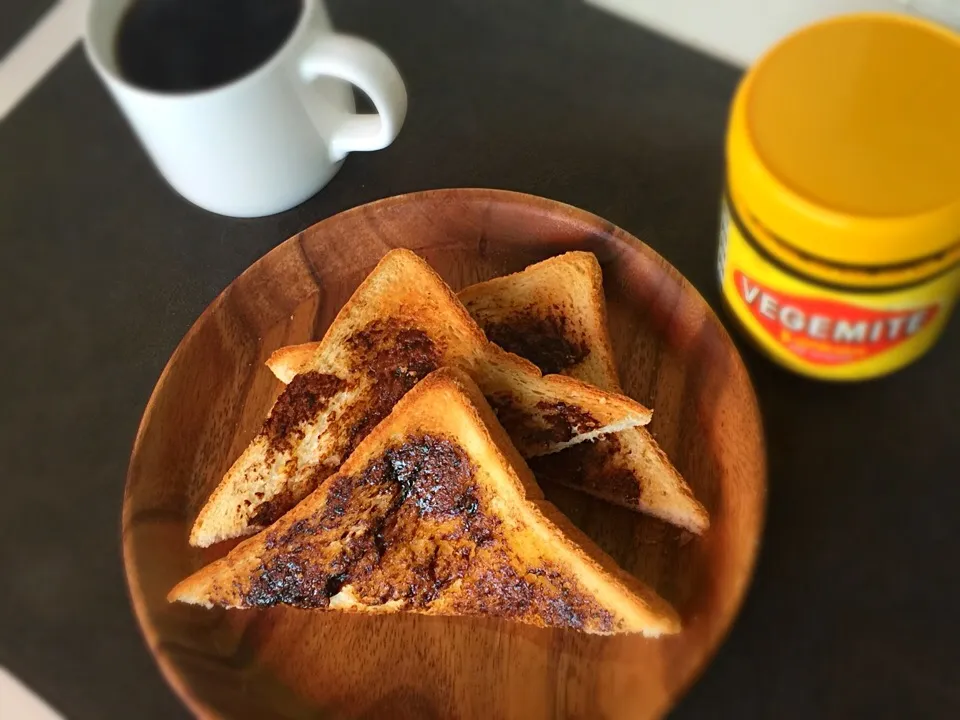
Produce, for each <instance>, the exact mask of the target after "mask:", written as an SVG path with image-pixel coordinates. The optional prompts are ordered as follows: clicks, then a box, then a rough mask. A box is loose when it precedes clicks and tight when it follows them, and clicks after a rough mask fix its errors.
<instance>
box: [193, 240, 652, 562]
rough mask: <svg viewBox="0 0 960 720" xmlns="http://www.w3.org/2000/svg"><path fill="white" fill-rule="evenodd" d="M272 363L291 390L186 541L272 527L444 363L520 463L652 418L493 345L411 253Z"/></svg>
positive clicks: (384, 265)
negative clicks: (464, 378)
mask: <svg viewBox="0 0 960 720" xmlns="http://www.w3.org/2000/svg"><path fill="white" fill-rule="evenodd" d="M293 362H295V363H296V365H294V366H291V365H287V364H285V363H293ZM268 364H269V365H270V367H271V368H272V369H273V370H274V371H275V372H277V374H278V375H279V376H280V377H281V378H286V379H290V380H291V383H290V385H289V386H288V387H287V389H286V390H285V391H284V393H283V394H281V396H280V399H279V400H278V402H277V404H276V405H275V406H274V409H273V411H272V412H271V416H270V418H269V419H268V420H267V424H266V425H265V427H264V430H263V431H262V432H261V433H260V434H259V435H258V436H257V437H256V438H255V439H254V440H253V442H252V443H251V444H250V446H249V447H248V448H246V450H244V452H243V453H242V454H241V456H240V457H239V458H238V459H237V461H236V462H235V463H234V464H233V466H231V468H230V470H229V471H228V472H227V473H226V475H225V476H224V478H223V481H222V482H221V483H220V485H219V486H218V487H217V488H216V490H215V491H214V493H213V494H212V495H211V497H210V499H209V500H208V502H207V503H206V505H204V507H203V508H202V509H201V511H200V513H199V514H198V516H197V520H196V522H195V523H194V526H193V528H192V530H191V534H190V542H191V544H193V545H199V546H207V545H210V544H212V543H214V542H218V541H220V540H225V539H229V538H233V537H238V536H242V535H245V534H249V533H250V532H256V531H258V530H260V529H262V528H263V527H265V526H266V525H268V524H270V523H271V522H272V521H273V520H275V519H276V518H277V517H279V516H280V515H281V514H282V513H283V512H285V511H286V510H288V509H289V508H291V507H292V506H293V505H294V504H296V503H297V502H298V501H299V500H301V499H302V498H303V497H305V496H306V495H307V494H308V493H310V492H311V491H312V490H313V489H314V488H316V487H317V485H318V484H319V483H321V482H323V481H324V479H325V478H326V477H327V476H328V475H329V474H330V473H332V472H333V471H335V470H336V469H337V468H338V467H339V466H340V464H341V463H342V462H343V460H344V459H345V458H346V457H347V456H349V454H350V452H351V451H352V450H353V448H354V447H355V446H356V444H357V443H358V442H359V441H360V440H362V439H363V437H365V436H366V434H367V433H369V432H370V431H371V430H372V429H373V428H374V427H375V426H376V424H377V423H378V422H379V421H380V420H382V419H383V418H384V417H385V416H386V415H387V413H388V412H389V411H390V409H391V408H392V407H393V405H394V404H395V403H396V402H397V401H398V400H399V399H400V398H401V397H403V395H404V394H405V393H406V392H408V391H409V390H410V389H411V388H412V387H413V386H414V385H416V383H417V382H419V381H420V380H421V379H422V378H423V377H424V376H426V375H427V374H428V373H429V372H431V371H433V370H435V369H437V368H439V367H441V366H454V367H460V368H461V369H463V370H465V371H467V372H468V373H470V374H471V375H472V376H473V377H474V378H475V379H476V380H477V381H478V382H479V383H480V384H481V386H482V388H483V390H484V392H485V393H488V397H491V398H492V399H494V398H495V399H496V401H497V403H498V411H499V412H500V413H501V415H500V416H501V421H502V422H503V423H504V424H505V425H506V426H507V427H508V430H509V432H510V434H511V437H512V438H513V439H514V442H515V444H517V446H518V447H519V448H520V450H521V452H522V453H523V454H524V455H525V456H528V457H534V456H537V455H543V454H547V453H550V452H555V451H557V450H560V449H561V448H563V447H566V446H568V445H572V444H576V443H578V442H582V441H585V440H588V439H590V438H592V437H595V436H597V435H600V434H603V433H604V432H610V431H613V430H619V429H621V428H622V427H627V426H635V425H641V424H644V423H646V422H649V420H650V411H649V410H647V408H644V407H643V406H642V405H640V404H639V403H636V402H635V401H633V400H630V399H629V398H626V397H624V396H622V395H617V394H613V393H609V392H606V391H603V390H599V389H597V388H593V387H590V386H587V385H585V384H584V383H579V382H576V381H572V380H570V379H569V378H554V377H552V376H551V377H547V378H543V377H541V374H540V371H539V370H538V369H537V368H536V367H535V366H534V365H533V364H532V363H530V362H529V361H527V360H524V359H523V358H520V357H518V356H516V355H513V354H511V353H506V352H504V351H502V350H500V349H499V348H497V347H496V346H494V345H492V344H491V343H489V342H488V341H487V339H486V337H485V336H484V334H483V331H482V330H481V329H480V328H479V327H478V326H477V324H476V323H475V322H474V321H473V319H472V318H471V317H470V315H469V313H468V312H467V311H466V309H465V308H464V307H463V306H462V305H461V304H460V302H459V301H458V300H457V299H456V296H455V295H454V293H453V291H452V290H450V288H449V287H448V286H447V285H446V284H445V283H444V282H443V280H442V279H441V278H440V276H439V275H437V273H436V272H434V271H433V269H432V268H430V267H429V266H428V265H427V264H426V263H425V262H424V261H423V260H422V259H420V258H419V257H418V256H417V255H415V254H414V253H412V252H410V251H407V250H394V251H392V252H390V253H388V254H387V255H386V256H385V257H384V258H383V260H381V262H380V263H379V264H378V265H377V267H376V269H375V270H374V271H373V272H372V273H371V274H370V275H369V276H368V277H367V278H366V279H365V280H364V281H363V282H362V283H361V285H360V287H359V288H358V290H357V291H356V292H355V293H354V294H353V296H352V297H351V298H350V300H349V301H348V302H347V303H346V304H345V305H344V307H343V308H342V309H341V310H340V312H339V314H338V315H337V318H336V320H335V321H334V322H333V324H332V325H331V326H330V328H329V330H328V331H327V333H326V334H325V335H324V338H323V340H321V341H320V342H319V343H311V344H310V345H309V346H298V347H294V348H287V349H284V350H281V351H278V353H275V355H274V356H273V357H272V358H271V360H270V361H269V363H268ZM295 378H296V381H294V379H295ZM322 379H325V380H324V381H322ZM327 386H330V387H334V386H335V387H337V388H338V390H337V392H335V393H333V394H330V395H329V396H327V395H323V396H322V397H321V394H319V393H313V394H309V393H306V394H305V388H307V389H309V388H314V387H327ZM286 406H290V407H294V406H295V407H307V408H309V410H310V412H309V413H306V414H301V415H298V417H299V418H300V419H299V421H298V422H296V423H292V422H286V423H285V422H281V420H282V419H283V418H282V417H281V418H280V419H277V417H276V415H277V413H278V412H280V410H282V409H283V408H284V407H286ZM271 425H275V426H277V427H283V428H285V432H286V437H279V436H277V434H276V433H273V434H271V433H270V432H268V428H269V427H270V426H271Z"/></svg>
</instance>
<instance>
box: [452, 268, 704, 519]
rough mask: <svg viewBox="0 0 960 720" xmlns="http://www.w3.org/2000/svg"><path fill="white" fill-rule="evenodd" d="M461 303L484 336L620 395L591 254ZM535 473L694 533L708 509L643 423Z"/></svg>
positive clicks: (553, 459)
mask: <svg viewBox="0 0 960 720" xmlns="http://www.w3.org/2000/svg"><path fill="white" fill-rule="evenodd" d="M459 297H460V300H461V302H463V304H464V305H465V306H466V308H467V310H468V311H469V312H470V314H471V315H472V316H473V318H474V319H475V320H476V321H477V323H478V324H479V325H480V327H481V328H483V330H484V332H485V333H486V334H487V337H488V338H489V339H490V340H491V341H493V342H494V343H496V344H498V345H500V346H501V347H502V348H504V349H505V350H509V351H510V352H513V353H516V354H518V355H520V356H522V357H525V358H527V359H528V360H531V361H532V362H534V363H535V364H536V365H537V366H538V367H539V368H540V369H541V370H542V371H543V372H545V373H546V372H551V373H564V374H565V375H569V376H571V377H574V378H579V379H580V380H584V381H586V382H589V383H592V384H594V385H596V386H597V387H600V388H603V389H604V390H608V391H610V392H613V393H622V392H623V390H622V388H621V387H620V381H619V378H618V376H617V369H616V364H615V362H614V355H613V347H612V345H611V342H610V334H609V331H608V329H607V311H606V304H605V301H604V296H603V276H602V273H601V270H600V265H599V263H597V259H596V257H594V255H593V254H592V253H585V252H570V253H566V254H565V255H560V256H558V257H554V258H550V259H549V260H544V261H543V262H541V263H537V264H536V265H531V266H530V267H528V268H527V269H526V270H523V271H522V272H518V273H515V274H513V275H506V276H504V277H499V278H495V279H493V280H489V281H487V282H482V283H478V284H476V285H472V286H470V287H468V288H466V289H465V290H463V291H462V292H461V293H460V295H459ZM531 466H532V467H533V470H534V473H535V474H536V476H537V477H538V478H539V479H541V480H550V481H553V482H558V483H561V484H563V485H567V486H570V487H573V488H577V489H579V490H583V491H585V492H588V493H590V494H592V495H596V496H598V497H601V498H603V499H604V500H607V501H610V502H614V503H617V504H619V505H623V506H625V507H628V508H632V509H635V510H640V511H642V512H645V513H648V514H650V515H654V516H656V517H659V518H662V519H663V520H666V521H667V522H670V523H673V524H675V525H679V526H680V527H683V528H686V529H687V530H690V531H691V532H694V533H698V534H699V533H702V532H703V531H704V530H706V529H707V527H708V526H709V524H710V518H709V515H708V514H707V511H706V509H705V508H704V507H703V505H701V504H700V503H699V502H697V500H696V499H695V498H694V496H693V493H692V492H691V491H690V488H689V486H688V485H687V483H686V482H684V480H683V478H682V477H681V476H680V473H678V472H677V470H676V469H675V468H674V467H673V465H672V464H671V463H670V461H669V460H668V459H667V456H666V455H665V454H664V453H663V451H662V450H661V449H660V447H659V446H658V445H657V443H656V441H655V440H654V439H653V436H652V435H651V434H650V433H649V432H648V431H647V429H646V428H643V427H636V428H631V429H627V430H623V431H622V432H619V433H617V434H615V435H605V436H604V437H601V438H598V439H597V440H595V441H593V442H590V443H583V444H581V445H577V446H576V447H571V448H568V449H566V450H564V451H563V452H560V453H557V454H556V455H549V456H546V457H542V458H536V459H534V460H532V461H531Z"/></svg>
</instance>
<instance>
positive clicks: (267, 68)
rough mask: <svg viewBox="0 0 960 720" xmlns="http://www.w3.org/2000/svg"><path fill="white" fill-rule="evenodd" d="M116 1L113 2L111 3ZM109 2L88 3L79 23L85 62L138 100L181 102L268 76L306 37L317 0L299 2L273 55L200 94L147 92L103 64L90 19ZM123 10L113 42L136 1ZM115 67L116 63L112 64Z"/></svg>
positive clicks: (113, 30)
mask: <svg viewBox="0 0 960 720" xmlns="http://www.w3.org/2000/svg"><path fill="white" fill-rule="evenodd" d="M115 1H116V0H113V2H115ZM110 2H111V0H90V2H89V4H88V6H87V11H86V15H85V18H84V23H83V30H84V32H83V47H84V50H85V51H86V55H87V59H88V60H89V61H90V64H91V65H93V67H94V68H95V69H96V71H97V72H98V73H99V74H100V75H101V77H103V78H104V79H106V80H109V81H110V82H111V83H113V84H115V85H119V86H121V87H122V88H124V90H126V91H128V92H131V93H136V94H138V95H141V96H145V97H151V98H160V99H164V100H181V99H190V98H198V97H207V96H212V95H217V94H221V93H225V92H229V91H231V90H235V89H236V88H237V87H238V86H240V85H244V84H246V83H248V82H253V81H254V80H256V79H258V78H260V77H262V76H264V75H266V74H268V73H270V72H272V71H273V69H274V68H275V67H276V66H277V65H279V64H280V63H282V62H283V60H284V58H285V56H286V54H287V52H288V51H289V50H290V48H291V47H293V46H294V45H295V44H297V43H299V41H300V40H301V38H302V37H303V36H304V35H306V33H307V30H308V28H309V26H310V22H311V21H312V20H313V15H314V12H315V10H316V5H317V0H300V17H299V18H298V19H297V24H296V25H295V26H294V28H293V32H291V33H290V35H289V36H287V39H286V40H285V41H284V42H283V43H282V44H281V45H280V46H279V47H278V48H277V49H276V50H274V51H273V54H272V55H270V57H269V58H267V59H266V60H265V61H264V62H262V63H261V64H260V65H258V66H257V67H255V68H254V69H253V70H251V71H249V72H247V73H245V74H243V75H241V76H240V77H238V78H235V79H234V80H231V81H229V82H227V83H223V84H221V85H215V86H213V87H209V88H203V89H200V90H185V91H182V92H170V91H161V90H151V89H149V88H145V87H142V86H140V85H137V84H135V83H132V82H130V81H129V80H127V79H126V78H125V77H124V76H123V74H122V73H120V72H119V69H114V67H111V66H110V64H109V63H108V62H107V60H106V54H107V53H108V52H109V50H108V49H107V48H104V47H103V46H102V45H101V44H98V43H95V42H94V41H93V40H92V39H91V38H92V37H93V32H92V28H93V22H94V17H95V15H96V13H97V12H99V10H100V8H101V6H102V5H104V4H106V3H110ZM123 2H124V7H123V10H122V11H121V13H120V15H119V16H118V19H117V21H116V23H115V24H114V26H113V27H111V28H110V31H109V32H108V33H107V35H108V36H109V37H110V38H112V39H114V38H116V36H117V32H118V30H119V25H120V22H121V21H122V19H123V16H124V13H125V12H126V10H127V8H128V7H129V6H130V5H131V4H132V3H134V2H136V0H123ZM114 65H116V63H114Z"/></svg>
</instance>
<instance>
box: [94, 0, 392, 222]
mask: <svg viewBox="0 0 960 720" xmlns="http://www.w3.org/2000/svg"><path fill="white" fill-rule="evenodd" d="M132 1H134V0H90V7H89V11H88V13H87V20H86V28H85V32H84V44H85V45H86V51H87V56H88V57H89V59H90V62H91V63H92V65H93V67H94V68H96V71H97V72H98V73H99V75H100V77H101V78H102V79H103V81H104V83H105V84H106V86H107V88H108V89H109V90H110V93H111V94H112V95H113V97H114V99H115V100H116V101H117V104H118V105H119V106H120V108H121V109H122V110H123V112H124V114H125V115H126V116H127V119H128V120H129V121H130V124H131V125H132V126H133V129H134V130H135V132H136V134H137V135H138V136H139V138H140V141H141V143H142V144H143V146H144V147H145V148H146V150H147V152H148V153H149V155H150V157H151V158H152V159H153V162H154V163H155V164H156V166H157V168H158V169H159V170H160V173H161V174H162V175H163V176H164V178H166V180H167V182H169V183H170V185H171V186H173V188H174V189H175V190H177V192H179V193H180V194H181V195H183V197H185V198H186V199H187V200H190V201H191V202H193V203H195V204H197V205H199V206H200V207H203V208H206V209H207V210H211V211H213V212H215V213H220V214H222V215H232V216H234V217H255V216H260V215H270V214H273V213H276V212H280V211H282V210H286V209H288V208H291V207H294V206H295V205H298V204H300V203H301V202H303V201H304V200H306V199H307V198H308V197H310V196H311V195H313V194H314V193H316V192H317V191H318V190H319V189H320V188H322V187H323V186H324V185H326V183H327V182H328V181H329V180H330V178H332V177H333V175H334V174H335V173H336V172H337V170H339V168H340V164H341V162H342V161H343V158H344V156H345V155H346V154H347V153H349V152H353V151H357V150H379V149H381V148H385V147H386V146H387V145H389V144H390V143H391V142H393V140H394V139H395V138H396V136H397V133H398V132H399V130H400V126H401V125H402V124H403V119H404V116H405V115H406V110H407V93H406V89H405V88H404V85H403V80H402V79H401V78H400V73H399V72H398V71H397V69H396V67H395V66H394V64H393V63H392V62H391V61H390V59H389V58H388V57H387V56H386V55H385V54H384V53H383V51H382V50H380V49H379V48H377V47H376V46H375V45H373V44H371V43H369V42H367V41H366V40H361V39H359V38H355V37H350V36H346V35H339V34H335V33H334V32H333V31H332V28H331V25H330V19H329V17H328V16H327V12H326V8H325V7H324V5H323V2H322V0H302V2H303V8H302V10H301V15H300V19H299V21H298V24H297V26H296V28H295V29H294V31H293V33H292V34H291V35H290V37H289V38H287V40H286V42H285V43H284V44H283V45H282V46H281V47H280V48H279V49H278V50H277V51H276V52H275V53H274V54H273V56H272V57H271V58H270V59H269V60H267V61H266V62H265V63H264V64H262V65H261V66H260V67H258V68H257V69H255V70H254V71H252V72H251V73H249V74H247V75H245V76H243V77H241V78H239V79H237V80H235V81H233V82H231V83H229V84H227V85H222V86H219V87H215V88H212V89H209V90H202V91H197V92H183V93H162V92H154V91H151V90H145V89H143V88H140V87H137V86H136V85H133V84H131V83H130V82H128V81H127V80H125V79H124V78H123V76H122V75H121V73H120V71H119V68H118V67H117V62H116V59H115V52H114V48H115V45H116V38H117V32H118V30H119V27H120V23H121V20H122V19H123V16H124V13H125V11H126V10H127V8H128V7H129V6H130V4H131V2H132ZM264 1H265V2H266V1H268V0H264ZM350 84H353V85H356V86H357V87H358V88H360V89H361V90H363V91H364V92H365V93H366V94H367V96H368V97H369V98H370V100H371V101H372V103H373V105H374V107H375V108H376V110H377V113H376V114H373V115H358V114H356V108H355V105H354V100H353V93H352V92H351V89H350Z"/></svg>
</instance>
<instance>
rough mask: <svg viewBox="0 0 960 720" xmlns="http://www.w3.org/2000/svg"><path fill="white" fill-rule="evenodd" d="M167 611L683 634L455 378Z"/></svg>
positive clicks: (441, 374) (193, 579) (428, 383)
mask: <svg viewBox="0 0 960 720" xmlns="http://www.w3.org/2000/svg"><path fill="white" fill-rule="evenodd" d="M565 533H568V534H565ZM574 537H575V538H576V539H573V538H574ZM168 600H170V601H171V602H172V601H180V602H185V603H192V604H196V605H205V606H207V607H210V606H213V605H221V606H225V607H231V608H251V607H268V606H273V605H278V604H284V605H291V606H294V607H300V608H323V609H327V610H341V611H352V612H372V613H395V612H413V613H422V614H425V615H460V616H487V617H498V618H504V619H509V620H515V621H519V622H524V623H528V624H531V625H536V626H539V627H565V628H575V629H577V630H582V631H584V632H588V633H597V634H613V633H643V634H645V635H650V636H656V635H661V634H669V633H675V632H678V631H679V629H680V622H679V619H678V617H677V615H676V613H675V612H674V611H673V609H672V608H671V607H670V606H669V605H668V604H667V603H666V602H665V601H664V600H662V599H661V598H660V597H659V596H657V595H656V593H654V592H653V591H652V590H650V589H648V588H646V587H644V586H643V585H641V584H640V583H639V582H638V581H637V580H636V579H635V578H633V577H632V576H630V575H628V574H626V573H624V572H623V571H621V570H620V569H619V568H617V566H616V565H615V563H614V562H613V560H611V559H610V558H609V557H608V556H606V555H604V554H603V552H602V551H601V550H600V549H599V548H597V547H596V546H594V545H593V544H592V543H590V541H589V540H585V539H583V538H582V536H580V534H579V533H578V532H577V531H576V530H574V529H572V526H571V525H570V523H569V521H567V520H566V519H565V518H563V516H561V515H560V514H559V512H558V511H557V510H556V508H554V507H553V506H552V505H551V504H550V503H548V502H547V501H546V500H544V499H543V497H542V495H541V494H540V491H539V488H538V487H537V485H536V483H535V482H534V480H533V477H532V475H531V474H530V471H529V469H528V468H527V467H526V465H524V462H523V460H522V458H521V457H520V455H519V454H518V453H517V451H516V449H515V448H514V447H513V445H512V444H511V443H510V440H509V438H508V437H507V434H506V432H505V431H504V430H503V428H502V427H501V426H500V424H499V423H498V422H497V419H496V417H495V415H494V414H493V412H492V410H491V409H490V406H489V405H488V404H487V403H486V402H485V401H484V398H483V396H482V395H481V393H480V391H479V389H478V388H477V387H476V385H475V384H474V383H473V382H472V381H471V380H470V378H469V377H468V376H467V375H466V374H464V373H462V372H460V371H458V370H454V369H452V368H442V369H440V370H437V371H436V372H433V373H431V374H430V375H429V376H427V378H426V379H425V380H423V381H422V382H420V383H419V384H418V385H417V386H416V387H415V388H414V389H413V390H411V391H410V392H409V393H407V394H406V396H405V397H403V399H401V400H400V401H399V402H398V403H397V405H396V407H395V408H394V409H393V411H392V412H391V413H390V414H389V415H388V416H387V418H386V419H385V420H384V421H383V422H381V423H380V424H379V425H378V426H377V427H376V429H374V430H373V432H371V433H370V434H369V435H367V437H366V438H364V439H363V440H361V441H360V443H359V444H358V445H357V448H356V450H355V452H354V453H353V454H352V455H351V456H350V457H349V458H348V459H347V461H346V462H345V463H344V464H343V466H342V467H341V468H340V470H339V471H338V472H337V473H336V474H334V475H333V476H332V477H330V478H328V479H327V481H326V482H324V483H323V484H322V485H321V486H320V487H319V488H318V489H317V490H316V491H315V492H313V493H312V494H311V495H309V496H308V497H307V498H306V499H304V500H303V501H302V502H301V503H300V504H299V505H297V506H296V507H295V508H294V509H293V510H291V511H290V512H289V513H287V514H286V515H285V516H284V517H283V518H281V519H280V520H279V521H277V523H276V524H274V525H273V526H271V527H270V528H269V529H267V530H265V531H264V532H262V533H260V534H259V535H257V536H255V537H252V538H249V539H247V540H245V541H244V542H242V543H241V544H240V545H238V546H237V547H236V548H234V550H233V551H231V552H230V553H229V554H228V555H227V556H226V557H224V558H222V559H220V560H217V561H216V562H214V563H212V564H211V565H208V566H207V567H205V568H203V569H201V570H200V571H198V572H196V573H195V574H193V575H191V576H190V577H188V578H187V579H186V580H184V581H182V582H181V583H180V584H178V585H177V586H176V587H174V588H173V590H172V591H171V592H170V594H169V595H168Z"/></svg>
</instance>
